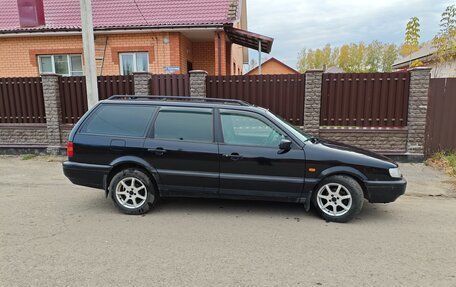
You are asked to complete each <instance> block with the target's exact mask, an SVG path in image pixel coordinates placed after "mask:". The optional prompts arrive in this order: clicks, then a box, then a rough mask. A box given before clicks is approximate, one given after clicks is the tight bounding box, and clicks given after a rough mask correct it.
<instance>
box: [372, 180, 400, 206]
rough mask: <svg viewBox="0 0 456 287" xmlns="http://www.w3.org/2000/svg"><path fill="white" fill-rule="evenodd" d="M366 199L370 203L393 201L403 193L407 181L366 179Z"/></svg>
mask: <svg viewBox="0 0 456 287" xmlns="http://www.w3.org/2000/svg"><path fill="white" fill-rule="evenodd" d="M365 185H366V190H367V194H368V200H369V202H372V203H388V202H393V201H395V200H396V199H397V198H398V197H399V196H401V195H403V194H404V193H405V188H406V186H407V181H406V180H405V179H404V178H403V179H401V180H397V181H366V182H365Z"/></svg>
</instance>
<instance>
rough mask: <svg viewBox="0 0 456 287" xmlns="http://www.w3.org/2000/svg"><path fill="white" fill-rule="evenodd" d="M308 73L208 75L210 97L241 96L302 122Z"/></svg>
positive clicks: (242, 98) (207, 83)
mask: <svg viewBox="0 0 456 287" xmlns="http://www.w3.org/2000/svg"><path fill="white" fill-rule="evenodd" d="M305 79H306V78H305V74H299V75H252V76H208V77H207V82H206V95H207V97H209V98H226V99H238V100H243V101H246V102H249V103H251V104H254V105H257V106H261V107H264V108H267V109H269V110H270V111H272V112H273V113H276V114H278V115H280V116H281V117H282V118H284V119H286V120H287V121H289V122H290V123H293V124H295V125H303V118H304V97H305V82H306V80H305Z"/></svg>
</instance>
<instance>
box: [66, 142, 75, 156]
mask: <svg viewBox="0 0 456 287" xmlns="http://www.w3.org/2000/svg"><path fill="white" fill-rule="evenodd" d="M73 155H74V149H73V142H68V143H67V156H68V157H72V156H73Z"/></svg>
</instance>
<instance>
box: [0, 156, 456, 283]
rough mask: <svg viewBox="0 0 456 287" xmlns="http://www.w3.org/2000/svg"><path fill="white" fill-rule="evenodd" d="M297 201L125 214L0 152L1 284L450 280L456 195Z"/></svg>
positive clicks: (45, 168)
mask: <svg viewBox="0 0 456 287" xmlns="http://www.w3.org/2000/svg"><path fill="white" fill-rule="evenodd" d="M410 194H412V195H408V196H403V197H401V198H400V199H399V200H398V201H397V202H395V203H393V204H387V205H372V204H368V203H366V204H365V206H364V209H363V211H362V212H361V214H359V216H358V217H357V218H356V219H355V220H353V221H352V222H351V223H348V224H336V223H326V222H325V221H323V220H321V219H319V218H318V217H317V216H316V215H315V214H313V213H306V212H305V211H304V210H303V208H302V207H301V206H300V205H297V204H283V203H269V202H250V201H228V200H226V201H225V200H196V199H194V200H184V199H173V200H166V201H164V202H162V203H161V204H160V205H159V206H157V208H156V209H154V210H153V211H152V212H150V213H148V214H147V215H145V216H127V215H123V214H120V213H119V212H117V210H116V209H115V208H114V207H113V206H112V204H111V202H110V200H106V199H105V198H104V195H103V192H101V191H98V190H93V189H89V188H83V187H78V186H74V185H72V184H71V183H70V182H69V181H68V180H67V179H66V178H65V177H64V176H63V174H62V172H61V168H60V163H58V162H46V161H45V160H43V159H40V160H37V159H32V160H21V159H19V158H12V157H1V158H0V286H456V199H454V198H449V197H445V196H439V197H423V196H419V197H418V196H415V195H413V194H414V193H413V191H411V193H410Z"/></svg>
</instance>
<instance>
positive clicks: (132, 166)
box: [63, 96, 406, 222]
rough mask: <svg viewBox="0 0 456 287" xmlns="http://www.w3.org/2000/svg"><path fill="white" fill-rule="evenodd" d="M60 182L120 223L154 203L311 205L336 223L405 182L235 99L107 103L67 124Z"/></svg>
mask: <svg viewBox="0 0 456 287" xmlns="http://www.w3.org/2000/svg"><path fill="white" fill-rule="evenodd" d="M67 152H68V160H67V161H65V162H64V163H63V170H64V173H65V175H66V176H67V177H68V178H69V179H70V180H71V182H73V183H74V184H78V185H83V186H89V187H94V188H100V189H103V190H105V191H106V196H111V198H112V200H113V202H114V205H115V206H116V207H118V208H119V209H120V210H121V211H122V212H124V213H127V214H142V213H145V212H147V211H148V210H149V209H150V208H151V207H152V206H153V205H154V203H155V202H156V201H157V199H158V198H160V197H209V198H228V199H254V200H271V201H286V202H296V203H301V204H303V205H304V207H305V209H306V210H309V208H310V206H311V205H313V206H314V207H315V208H316V209H317V210H318V211H319V213H320V214H321V216H322V217H323V218H324V219H326V220H328V221H336V222H346V221H348V220H350V219H352V218H353V217H354V216H355V215H356V214H357V213H358V212H359V211H360V210H361V208H362V206H363V201H364V199H365V198H366V199H367V200H368V201H370V202H378V203H387V202H392V201H394V200H395V199H396V198H397V197H399V196H400V195H402V194H403V193H404V192H405V187H406V181H405V179H404V178H403V177H402V175H401V173H400V171H399V169H398V166H397V164H396V163H395V162H393V161H391V160H390V159H388V158H386V157H384V156H381V155H378V154H375V153H373V152H370V151H367V150H363V149H360V148H356V147H352V146H349V145H345V144H341V143H337V142H332V141H326V140H323V139H319V138H315V137H312V136H310V135H308V134H306V133H304V132H302V131H301V130H300V129H298V128H296V127H295V126H293V125H291V124H289V123H287V122H286V121H284V120H282V119H281V118H280V117H278V116H276V115H274V114H272V113H271V112H269V111H268V110H266V109H264V108H260V107H255V106H252V105H249V104H248V103H246V102H243V101H238V100H225V99H209V98H190V97H164V96H163V97H162V96H113V97H111V98H109V99H108V100H104V101H100V102H99V103H98V104H97V105H96V106H95V107H93V108H92V109H91V110H90V111H88V112H87V113H86V114H85V115H84V116H83V117H82V118H81V120H80V121H79V122H78V123H77V124H76V125H75V127H74V128H73V130H72V131H71V134H70V136H69V142H68V144H67Z"/></svg>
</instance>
